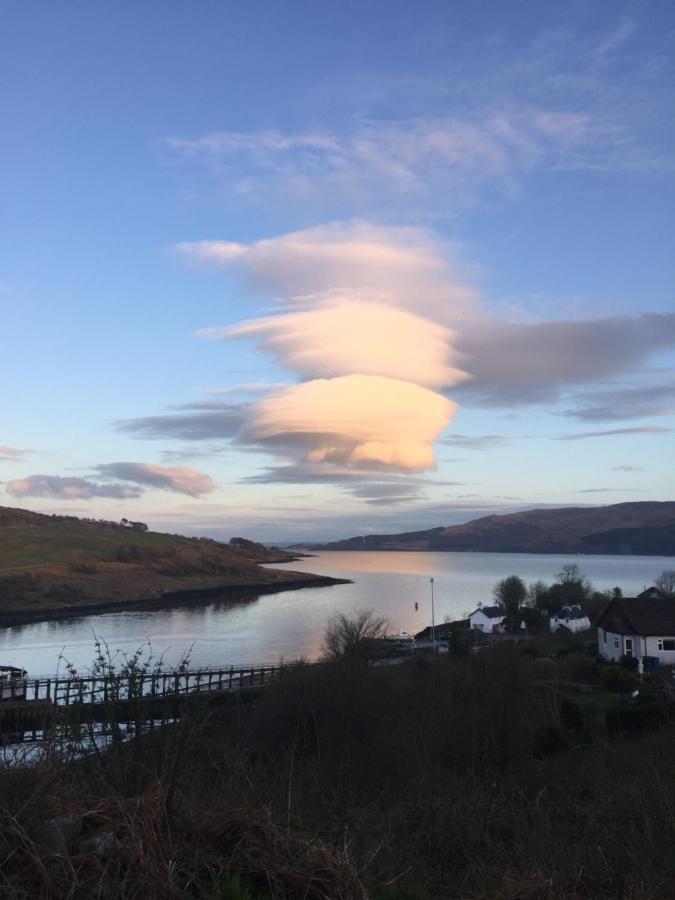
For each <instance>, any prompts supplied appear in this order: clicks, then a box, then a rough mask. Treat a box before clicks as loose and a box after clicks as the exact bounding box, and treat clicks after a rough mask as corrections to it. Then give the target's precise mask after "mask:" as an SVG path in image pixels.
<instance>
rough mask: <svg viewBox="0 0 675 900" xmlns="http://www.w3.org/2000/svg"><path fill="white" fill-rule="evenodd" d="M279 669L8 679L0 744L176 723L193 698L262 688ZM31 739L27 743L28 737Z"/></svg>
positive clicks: (1, 712)
mask: <svg viewBox="0 0 675 900" xmlns="http://www.w3.org/2000/svg"><path fill="white" fill-rule="evenodd" d="M282 668H283V667H281V666H230V667H229V668H225V669H176V670H173V671H167V672H162V671H159V672H158V671H155V672H153V671H149V672H133V673H131V674H127V675H87V676H84V677H80V676H79V675H73V676H68V677H56V678H36V679H27V678H23V679H16V678H15V679H12V680H11V682H5V684H4V688H3V693H2V702H0V741H3V740H4V741H5V742H8V741H12V740H14V739H15V737H16V735H17V734H21V733H22V734H25V735H27V737H28V738H30V739H33V740H44V739H45V738H46V737H47V736H48V734H49V732H50V728H51V726H52V725H54V724H55V723H57V722H58V723H60V724H64V725H68V724H70V725H72V724H76V723H77V724H83V723H88V724H92V723H110V722H111V721H116V722H123V721H125V720H126V721H131V720H136V721H138V720H139V719H145V720H147V721H154V720H155V719H160V720H161V719H166V718H175V717H176V716H179V715H180V714H181V712H182V711H183V710H184V709H185V707H186V705H187V704H188V703H189V701H190V700H191V699H192V698H195V699H196V698H198V697H209V696H210V697H212V698H214V699H215V698H217V697H218V696H222V695H223V694H227V693H234V692H239V691H247V690H250V689H251V688H262V687H265V686H267V685H269V684H271V683H272V682H273V681H274V680H275V679H276V678H278V677H279V674H280V672H281V671H282ZM31 736H32V737H31Z"/></svg>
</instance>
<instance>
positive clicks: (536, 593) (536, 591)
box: [526, 579, 548, 609]
mask: <svg viewBox="0 0 675 900" xmlns="http://www.w3.org/2000/svg"><path fill="white" fill-rule="evenodd" d="M547 593H548V585H547V584H546V582H545V581H542V580H541V579H539V581H532V582H530V584H529V585H528V586H527V600H526V602H527V605H528V606H531V607H532V608H533V609H537V608H538V607H539V606H540V601H541V599H542V597H545V596H546V594H547Z"/></svg>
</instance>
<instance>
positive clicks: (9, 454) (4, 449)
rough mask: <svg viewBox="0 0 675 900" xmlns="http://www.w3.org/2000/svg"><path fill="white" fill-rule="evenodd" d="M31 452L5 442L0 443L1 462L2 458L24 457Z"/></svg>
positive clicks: (15, 458)
mask: <svg viewBox="0 0 675 900" xmlns="http://www.w3.org/2000/svg"><path fill="white" fill-rule="evenodd" d="M33 452H34V451H33V450H25V449H19V448H17V447H8V446H7V445H6V444H0V462H2V461H3V460H17V459H25V458H26V457H27V456H30V454H31V453H33Z"/></svg>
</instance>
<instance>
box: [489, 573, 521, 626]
mask: <svg viewBox="0 0 675 900" xmlns="http://www.w3.org/2000/svg"><path fill="white" fill-rule="evenodd" d="M526 596H527V588H526V587H525V582H524V581H523V579H522V578H519V577H518V575H509V577H508V578H503V579H502V580H501V581H498V582H497V584H496V585H495V587H494V598H495V600H496V601H497V602H498V603H499V605H500V606H503V607H504V610H505V612H506V616H507V618H508V622H509V627H510V629H511V631H515V630H516V619H517V618H518V613H519V612H520V607H521V606H522V605H523V602H524V600H525V597H526Z"/></svg>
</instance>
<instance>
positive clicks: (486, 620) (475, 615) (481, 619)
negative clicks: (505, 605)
mask: <svg viewBox="0 0 675 900" xmlns="http://www.w3.org/2000/svg"><path fill="white" fill-rule="evenodd" d="M505 622H506V612H505V611H504V610H503V609H502V607H501V606H481V607H479V608H478V609H477V610H476V611H475V612H472V613H471V615H470V616H469V628H475V629H476V630H477V631H483V632H485V633H486V634H488V633H497V634H501V633H502V632H503V631H504V623H505Z"/></svg>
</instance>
